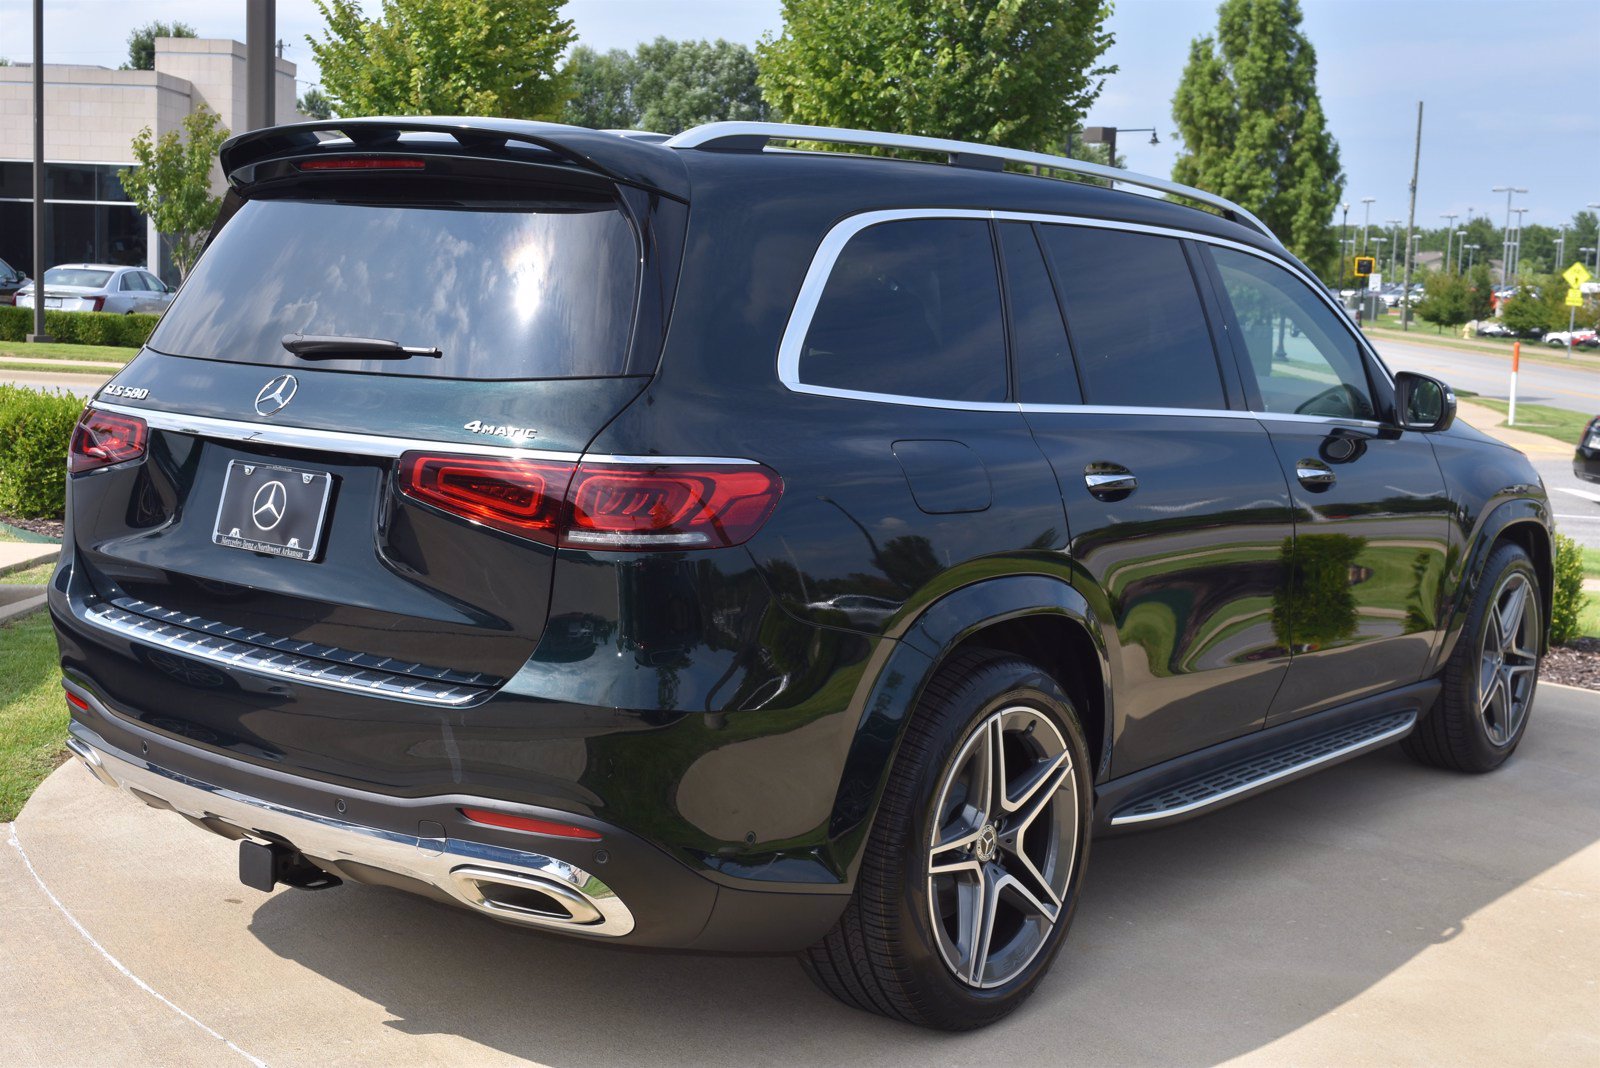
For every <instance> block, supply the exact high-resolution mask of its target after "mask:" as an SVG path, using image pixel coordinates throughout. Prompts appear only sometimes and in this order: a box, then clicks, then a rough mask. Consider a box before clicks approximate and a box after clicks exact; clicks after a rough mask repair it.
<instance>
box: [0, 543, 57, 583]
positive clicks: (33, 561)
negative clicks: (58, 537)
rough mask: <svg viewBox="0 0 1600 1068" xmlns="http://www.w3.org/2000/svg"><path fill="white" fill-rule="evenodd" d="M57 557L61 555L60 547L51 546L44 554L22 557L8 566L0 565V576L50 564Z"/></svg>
mask: <svg viewBox="0 0 1600 1068" xmlns="http://www.w3.org/2000/svg"><path fill="white" fill-rule="evenodd" d="M59 555H61V549H60V547H59V546H52V547H51V548H50V549H48V550H47V551H45V552H39V553H34V554H33V555H32V556H28V557H24V558H23V559H21V560H17V561H14V562H12V563H9V564H0V576H4V575H9V574H11V573H12V572H14V571H26V570H28V568H30V567H38V566H39V565H40V564H48V563H51V562H53V561H54V560H55V558H56V557H57V556H59Z"/></svg>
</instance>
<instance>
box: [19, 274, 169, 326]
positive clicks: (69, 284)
mask: <svg viewBox="0 0 1600 1068" xmlns="http://www.w3.org/2000/svg"><path fill="white" fill-rule="evenodd" d="M34 288H35V287H34V286H33V284H32V283H29V284H28V285H25V286H23V287H22V288H21V289H19V290H17V307H19V308H31V307H33V291H34ZM175 292H177V291H176V290H175V289H173V288H172V287H171V286H169V285H167V284H166V283H165V282H163V281H162V280H161V279H159V278H157V277H156V276H155V275H153V274H151V273H150V272H149V271H147V270H145V269H144V268H142V267H119V266H117V265H116V264H113V263H63V264H62V265H61V266H59V267H52V268H50V269H49V270H48V271H45V272H44V307H45V310H46V311H103V312H115V313H117V314H118V315H127V314H131V313H133V312H149V313H151V314H153V315H160V314H161V313H162V312H164V311H166V310H167V305H168V304H171V303H172V295H173V293H175Z"/></svg>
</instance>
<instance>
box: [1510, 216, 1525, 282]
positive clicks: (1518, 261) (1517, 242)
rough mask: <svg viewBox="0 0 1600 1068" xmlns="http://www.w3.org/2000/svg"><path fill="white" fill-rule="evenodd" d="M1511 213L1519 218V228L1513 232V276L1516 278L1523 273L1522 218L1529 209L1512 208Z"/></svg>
mask: <svg viewBox="0 0 1600 1068" xmlns="http://www.w3.org/2000/svg"><path fill="white" fill-rule="evenodd" d="M1511 213H1512V214H1513V215H1515V216H1516V217H1517V227H1516V229H1515V230H1512V231H1511V274H1512V277H1516V276H1517V275H1519V274H1521V273H1522V217H1523V216H1524V215H1526V214H1528V209H1527V208H1512V209H1511Z"/></svg>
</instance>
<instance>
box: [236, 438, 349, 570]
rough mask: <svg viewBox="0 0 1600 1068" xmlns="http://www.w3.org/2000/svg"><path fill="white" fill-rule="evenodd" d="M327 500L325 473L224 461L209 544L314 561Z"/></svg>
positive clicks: (328, 490)
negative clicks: (220, 487) (225, 468)
mask: <svg viewBox="0 0 1600 1068" xmlns="http://www.w3.org/2000/svg"><path fill="white" fill-rule="evenodd" d="M274 486H275V487H276V488H275V489H274V488H273V487H274ZM332 497H333V474H332V473H331V472H329V471H308V470H305V469H304V468H298V467H285V466H283V465H281V464H270V463H256V462H253V461H247V460H229V461H228V468H227V471H225V472H224V474H223V476H222V492H221V493H220V494H219V495H218V500H217V518H216V522H215V523H213V524H212V527H211V541H212V543H213V544H215V545H220V546H222V547H223V548H226V549H242V550H244V551H246V552H253V553H265V554H267V555H270V556H281V557H284V558H285V559H289V560H301V561H311V560H315V559H316V557H317V553H318V552H320V551H321V549H322V541H323V536H324V534H325V532H326V529H327V520H328V503H329V501H330V500H332ZM258 517H259V518H258Z"/></svg>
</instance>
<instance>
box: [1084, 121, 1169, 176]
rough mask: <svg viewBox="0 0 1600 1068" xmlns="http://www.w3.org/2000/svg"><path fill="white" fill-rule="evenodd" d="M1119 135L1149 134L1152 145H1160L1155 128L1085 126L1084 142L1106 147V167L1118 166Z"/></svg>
mask: <svg viewBox="0 0 1600 1068" xmlns="http://www.w3.org/2000/svg"><path fill="white" fill-rule="evenodd" d="M1119 133H1147V134H1149V135H1150V143H1151V144H1152V145H1159V144H1160V143H1161V139H1160V138H1158V137H1157V136H1156V130H1155V127H1154V126H1085V127H1084V128H1083V134H1082V140H1083V143H1084V144H1086V145H1105V146H1106V166H1108V167H1115V166H1116V165H1117V134H1119Z"/></svg>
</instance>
